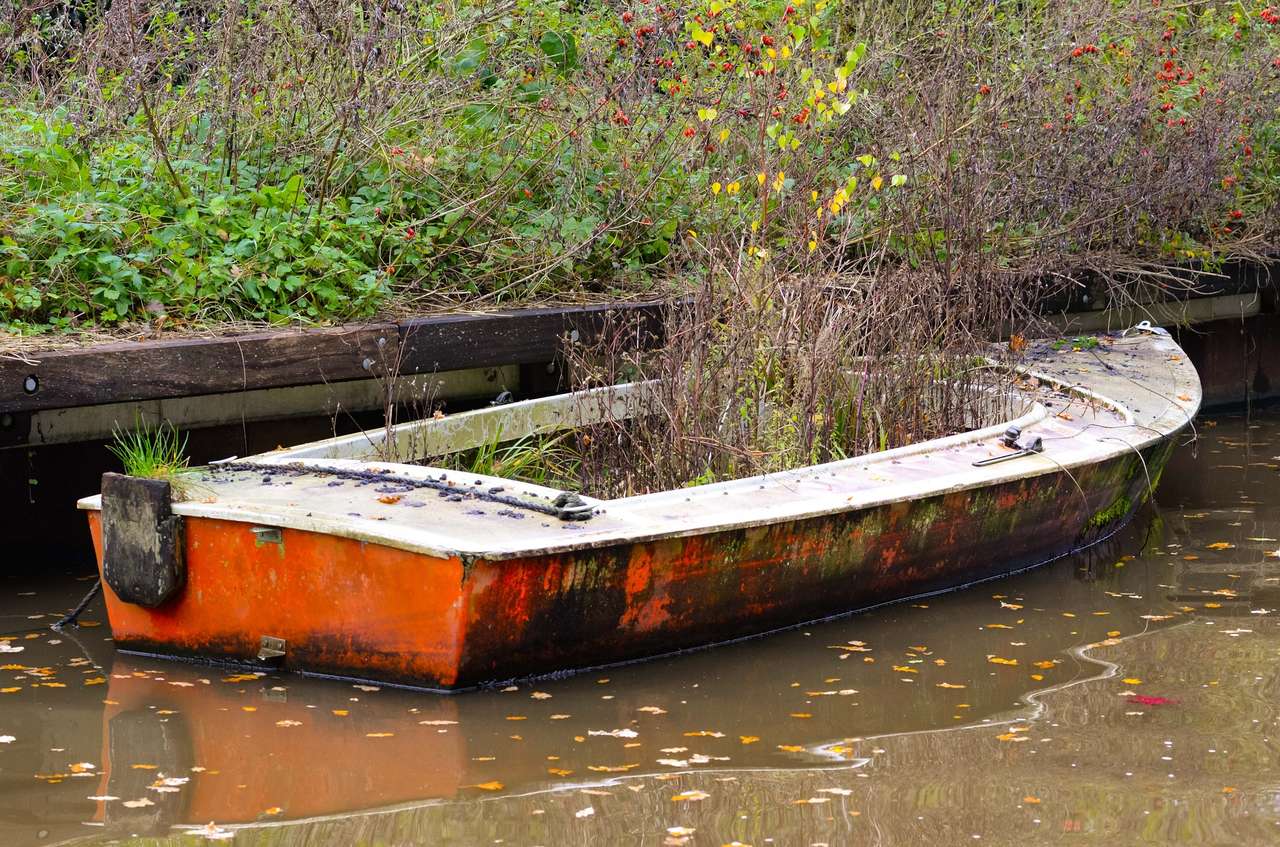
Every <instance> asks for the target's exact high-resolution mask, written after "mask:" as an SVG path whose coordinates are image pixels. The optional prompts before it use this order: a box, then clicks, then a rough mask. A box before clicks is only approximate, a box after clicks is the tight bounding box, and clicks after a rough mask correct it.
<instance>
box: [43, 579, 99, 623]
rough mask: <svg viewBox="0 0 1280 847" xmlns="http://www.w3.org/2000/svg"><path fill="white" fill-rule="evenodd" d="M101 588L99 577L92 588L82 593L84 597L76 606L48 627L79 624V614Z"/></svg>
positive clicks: (87, 606)
mask: <svg viewBox="0 0 1280 847" xmlns="http://www.w3.org/2000/svg"><path fill="white" fill-rule="evenodd" d="M101 590H102V579H101V578H99V579H98V580H97V581H96V582H94V584H93V588H90V589H89V593H88V594H86V595H84V599H83V600H81V601H80V605H78V606H76V607H75V608H74V609H72V610H71V611H70V612H68V613H67V614H66V615H65V616H64V617H63V618H62V619H61V620H60V621H58V622H57V623H55V624H52V625H51V626H50V627H49V629H62V628H63V627H65V626H79V625H80V616H81V615H83V614H84V610H85V609H87V608H89V604H90V603H92V602H93V598H95V597H97V596H98V592H99V591H101Z"/></svg>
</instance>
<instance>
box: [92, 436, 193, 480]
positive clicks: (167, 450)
mask: <svg viewBox="0 0 1280 847" xmlns="http://www.w3.org/2000/svg"><path fill="white" fill-rule="evenodd" d="M107 449H108V450H110V451H111V453H112V454H113V455H114V456H115V457H116V458H117V459H119V460H120V463H121V464H122V465H123V466H124V472H125V473H126V474H128V475H129V476H138V477H145V478H147V479H163V480H166V481H167V482H169V483H171V484H175V485H177V484H180V483H181V480H180V477H181V476H182V475H183V474H185V473H187V472H189V471H190V470H191V468H190V459H189V458H188V457H187V437H186V436H185V435H183V436H179V435H178V431H177V429H175V428H174V427H173V425H172V424H170V423H169V422H168V421H166V422H164V423H162V424H160V425H159V426H156V427H151V426H147V425H145V424H142V423H141V422H140V421H139V422H135V425H134V426H133V428H131V429H127V430H125V429H120V428H119V427H116V428H115V429H113V430H112V443H111V444H108V445H107Z"/></svg>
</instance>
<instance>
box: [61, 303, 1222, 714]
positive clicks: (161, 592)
mask: <svg viewBox="0 0 1280 847" xmlns="http://www.w3.org/2000/svg"><path fill="white" fill-rule="evenodd" d="M1025 359H1026V364H1025V365H1024V367H1023V368H1021V369H1020V373H1021V376H1020V378H1019V380H1018V382H1017V383H1016V384H1017V386H1018V388H1017V393H1018V399H1019V403H1020V408H1021V409H1022V410H1023V411H1022V413H1021V414H1019V415H1017V416H1016V417H1013V418H1012V419H1009V420H1004V421H1002V422H1000V423H999V424H997V425H994V426H988V427H982V428H979V429H975V430H972V431H969V432H965V433H960V434H957V435H951V436H948V437H944V438H938V439H934V440H930V441H925V442H921V443H918V444H914V445H910V446H907V447H903V448H899V449H894V450H888V451H884V452H880V453H876V454H872V455H866V456H861V457H858V458H854V459H848V460H843V461H839V462H833V463H829V464H824V465H817V466H812V467H807V468H802V469H797V470H793V471H785V472H779V473H772V474H768V475H766V476H757V477H752V478H745V479H736V480H731V481H727V482H718V483H712V484H707V485H700V486H696V487H691V488H683V489H678V490H672V491H663V492H658V493H653V494H645V495H639V496H633V497H626V498H621V499H614V500H597V499H593V498H591V497H587V496H584V495H579V494H576V493H568V492H563V491H558V490H554V489H551V488H546V487H542V486H537V485H530V484H526V483H522V482H514V481H512V480H510V479H502V478H497V477H492V476H480V475H477V474H472V473H465V472H460V471H454V470H444V469H441V468H437V467H423V466H421V465H415V464H407V463H395V462H389V461H383V460H380V459H379V458H378V456H380V455H388V454H389V451H387V450H386V449H385V448H387V447H389V446H395V447H397V448H398V449H399V452H398V453H397V455H406V454H412V455H416V456H440V455H445V454H449V453H451V452H457V451H462V450H467V449H472V448H476V447H478V446H481V445H485V444H489V443H491V442H493V441H494V440H495V439H498V438H499V437H500V438H515V437H519V436H523V435H526V434H532V433H547V432H553V431H557V430H563V429H567V428H572V427H577V426H584V425H587V424H589V423H591V422H592V421H593V420H604V419H606V418H608V416H615V417H614V419H616V418H618V417H625V416H627V415H630V414H635V413H636V409H637V408H640V407H642V406H643V403H644V397H645V386H646V384H645V383H637V384H633V385H629V386H620V387H613V388H608V389H597V390H595V391H591V392H580V393H579V394H576V395H559V396H556V397H550V398H545V399H537V400H527V401H521V402H517V403H512V404H509V405H505V406H498V407H492V408H486V409H480V410H476V411H471V412H463V413H460V414H456V415H450V416H447V417H443V418H439V419H426V420H422V421H418V422H415V423H412V424H406V425H401V426H397V427H393V428H390V429H389V430H385V431H384V430H379V431H377V432H376V433H373V434H370V433H362V434H357V435H354V436H345V437H339V438H333V439H328V440H324V441H318V442H313V443H310V444H305V445H302V446H300V447H296V448H293V449H285V450H278V451H274V452H271V453H266V454H261V455H258V456H253V457H249V458H245V459H236V460H229V461H226V462H223V463H218V464H215V465H213V466H211V467H210V468H208V469H207V470H203V471H201V472H199V474H198V475H197V476H196V478H195V480H194V482H193V488H194V490H195V491H196V493H195V494H194V495H193V496H189V497H186V498H179V499H177V500H175V499H174V498H173V497H172V496H171V492H170V490H169V484H168V483H166V482H161V481H157V480H145V479H135V478H132V477H124V476H117V475H114V474H108V475H107V476H105V477H104V480H103V491H102V494H101V495H98V496H94V497H89V498H86V499H84V500H82V501H80V503H79V505H80V508H82V509H85V510H87V512H88V515H89V523H90V528H91V530H92V533H93V538H94V543H95V547H96V549H97V554H98V560H99V564H100V570H101V572H102V576H103V583H104V594H105V598H106V605H107V613H108V616H109V618H110V624H111V630H112V634H113V636H114V640H115V644H116V646H117V647H118V648H119V649H121V650H124V651H128V652H135V653H141V654H147V655H155V656H165V657H175V658H186V659H196V660H204V661H213V662H226V663H238V664H239V663H242V664H247V665H251V666H256V667H259V668H263V669H283V670H288V671H297V672H302V673H307V674H314V675H328V676H335V677H341V678H350V679H357V680H367V681H376V682H381V683H388V684H399V685H407V686H414V687H422V688H430V689H441V690H459V689H464V688H468V687H473V686H477V685H483V684H486V683H493V682H499V681H506V680H511V679H515V678H521V677H530V676H538V675H544V674H552V673H557V672H565V671H573V670H580V669H585V668H588V667H597V666H600V665H605V664H613V663H619V662H625V661H630V660H635V659H641V658H646V657H653V656H657V655H661V654H667V653H672V652H677V651H680V650H685V649H690V648H696V647H701V646H706V645H710V644H715V643H720V642H725V641H730V640H734V639H738V638H743V637H747V636H752V635H759V634H762V633H765V632H768V631H770V630H774V629H778V628H782V627H788V626H794V625H797V624H801V623H806V622H811V621H815V620H819V619H822V618H826V617H830V616H834V615H838V614H844V613H848V612H852V611H856V610H859V609H865V608H868V607H871V606H874V605H877V604H881V603H886V602H890V601H895V600H901V599H905V598H910V597H918V596H921V595H924V594H928V593H933V592H938V591H943V590H948V589H952V588H956V587H959V586H962V585H966V584H970V583H973V582H976V581H979V580H984V579H989V578H993V577H997V576H1001V575H1005V574H1008V573H1012V572H1015V571H1018V570H1022V569H1026V568H1029V567H1033V566H1035V565H1038V564H1041V563H1044V562H1048V561H1050V560H1052V559H1055V558H1058V557H1060V556H1063V555H1066V554H1068V553H1071V552H1073V551H1076V550H1078V549H1081V548H1083V547H1086V546H1088V545H1090V544H1093V543H1095V542H1097V541H1099V540H1101V539H1102V538H1104V537H1106V536H1108V535H1110V534H1112V533H1113V532H1115V531H1116V530H1117V529H1119V528H1120V527H1121V526H1122V525H1123V524H1124V523H1125V522H1127V521H1128V519H1129V518H1130V517H1131V516H1132V514H1133V512H1134V510H1135V509H1137V508H1138V507H1139V505H1140V504H1142V503H1143V502H1144V501H1146V500H1147V499H1148V498H1150V497H1151V495H1152V493H1153V491H1154V489H1155V486H1156V484H1157V483H1158V481H1159V479H1160V474H1161V472H1162V470H1163V469H1164V466H1165V463H1166V461H1167V460H1168V457H1169V455H1170V453H1171V451H1172V449H1173V447H1174V437H1175V436H1176V435H1177V434H1178V433H1180V432H1181V431H1182V430H1183V429H1184V428H1186V427H1187V426H1188V424H1189V423H1190V421H1191V419H1192V417H1193V416H1194V415H1195V413H1196V411H1197V409H1198V408H1199V404H1200V382H1199V379H1198V377H1197V375H1196V372H1195V369H1194V368H1193V367H1192V365H1191V363H1190V362H1189V361H1188V359H1187V357H1186V355H1185V354H1184V353H1183V351H1182V350H1181V349H1180V348H1179V347H1178V345H1177V344H1176V343H1175V342H1174V341H1173V340H1172V339H1171V338H1170V337H1169V336H1168V334H1167V333H1164V332H1163V331H1162V330H1152V329H1150V328H1149V327H1147V328H1143V329H1142V330H1140V331H1130V332H1129V333H1126V334H1123V335H1119V334H1117V335H1113V336H1108V337H1104V338H1102V339H1101V341H1100V343H1094V344H1090V345H1085V346H1084V347H1083V348H1077V347H1071V346H1067V347H1065V348H1062V349H1058V348H1057V347H1056V346H1055V345H1050V344H1047V343H1046V344H1038V345H1033V347H1032V349H1030V350H1029V351H1027V355H1026V357H1025Z"/></svg>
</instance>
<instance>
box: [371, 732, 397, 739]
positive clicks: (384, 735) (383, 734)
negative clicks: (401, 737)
mask: <svg viewBox="0 0 1280 847" xmlns="http://www.w3.org/2000/svg"><path fill="white" fill-rule="evenodd" d="M393 735H395V733H394V732H366V733H365V734H364V737H365V738H390V737H391V736H393Z"/></svg>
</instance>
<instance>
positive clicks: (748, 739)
mask: <svg viewBox="0 0 1280 847" xmlns="http://www.w3.org/2000/svg"><path fill="white" fill-rule="evenodd" d="M738 740H739V741H741V742H742V743H743V744H755V743H756V742H757V741H759V740H760V736H758V735H739V736H738Z"/></svg>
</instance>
